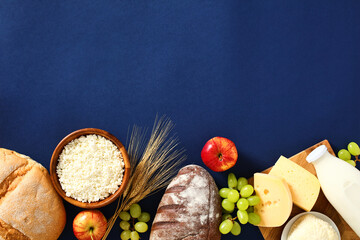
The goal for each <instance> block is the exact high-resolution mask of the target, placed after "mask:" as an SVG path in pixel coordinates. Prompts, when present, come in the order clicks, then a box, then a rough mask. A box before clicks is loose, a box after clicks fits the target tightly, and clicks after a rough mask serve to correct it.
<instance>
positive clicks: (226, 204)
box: [221, 198, 235, 212]
mask: <svg viewBox="0 0 360 240" xmlns="http://www.w3.org/2000/svg"><path fill="white" fill-rule="evenodd" d="M221 206H222V207H223V208H224V209H225V210H226V211H229V212H232V211H234V208H235V203H233V202H231V201H229V199H227V198H225V199H224V200H223V201H222V202H221Z"/></svg>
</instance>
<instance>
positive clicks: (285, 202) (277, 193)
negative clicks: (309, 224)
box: [254, 173, 293, 227]
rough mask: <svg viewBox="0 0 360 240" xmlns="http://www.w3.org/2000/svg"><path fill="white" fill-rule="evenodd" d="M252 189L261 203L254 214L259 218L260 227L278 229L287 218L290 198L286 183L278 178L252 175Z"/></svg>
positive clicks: (262, 174)
mask: <svg viewBox="0 0 360 240" xmlns="http://www.w3.org/2000/svg"><path fill="white" fill-rule="evenodd" d="M254 189H255V192H256V194H257V195H258V196H259V197H260V199H261V202H260V203H259V204H258V205H256V206H255V207H254V212H255V213H257V214H259V215H260V217H261V222H260V224H259V226H260V227H279V226H281V225H283V224H284V223H285V222H286V220H287V219H288V218H289V216H290V213H291V210H292V206H293V204H292V198H291V193H290V190H289V188H288V186H287V183H286V182H285V181H284V180H283V179H282V178H280V177H276V176H271V175H268V174H264V173H255V174H254Z"/></svg>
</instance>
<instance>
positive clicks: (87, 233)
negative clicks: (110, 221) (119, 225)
mask: <svg viewBox="0 0 360 240" xmlns="http://www.w3.org/2000/svg"><path fill="white" fill-rule="evenodd" d="M106 227H107V220H106V218H105V216H104V215H103V214H102V213H101V212H100V211H99V210H85V211H82V212H79V213H78V215H76V217H75V218H74V221H73V231H74V234H75V237H76V238H77V239H79V240H101V238H102V237H103V236H104V234H105V232H106Z"/></svg>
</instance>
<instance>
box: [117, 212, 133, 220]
mask: <svg viewBox="0 0 360 240" xmlns="http://www.w3.org/2000/svg"><path fill="white" fill-rule="evenodd" d="M119 217H120V219H121V220H124V221H129V220H130V218H131V216H130V213H128V212H120V213H119Z"/></svg>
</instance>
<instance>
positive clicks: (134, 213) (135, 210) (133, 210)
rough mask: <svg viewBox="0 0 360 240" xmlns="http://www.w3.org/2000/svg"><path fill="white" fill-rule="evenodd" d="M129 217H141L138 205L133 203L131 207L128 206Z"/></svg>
mask: <svg viewBox="0 0 360 240" xmlns="http://www.w3.org/2000/svg"><path fill="white" fill-rule="evenodd" d="M130 215H131V216H132V217H133V218H138V217H140V215H141V207H140V205H139V204H137V203H134V204H133V205H131V206H130Z"/></svg>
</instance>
